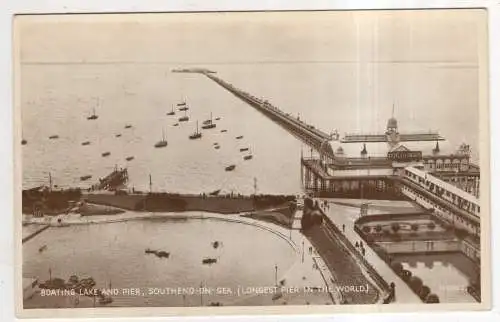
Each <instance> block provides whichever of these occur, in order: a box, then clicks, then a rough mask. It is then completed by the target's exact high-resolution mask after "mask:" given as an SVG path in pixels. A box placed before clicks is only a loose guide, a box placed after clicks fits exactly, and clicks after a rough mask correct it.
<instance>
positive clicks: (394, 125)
mask: <svg viewBox="0 0 500 322" xmlns="http://www.w3.org/2000/svg"><path fill="white" fill-rule="evenodd" d="M385 133H386V134H388V135H389V134H391V133H397V134H399V132H398V120H396V118H395V117H394V104H393V105H392V116H391V118H390V119H389V120H388V121H387V130H386V132H385Z"/></svg>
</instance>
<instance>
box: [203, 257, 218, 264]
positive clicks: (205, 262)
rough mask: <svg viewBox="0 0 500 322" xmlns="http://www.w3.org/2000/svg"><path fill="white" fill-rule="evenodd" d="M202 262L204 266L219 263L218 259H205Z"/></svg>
mask: <svg viewBox="0 0 500 322" xmlns="http://www.w3.org/2000/svg"><path fill="white" fill-rule="evenodd" d="M201 262H202V263H203V264H214V263H217V259H216V258H204V259H203V260H202V261H201Z"/></svg>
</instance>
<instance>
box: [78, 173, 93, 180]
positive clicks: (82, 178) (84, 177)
mask: <svg viewBox="0 0 500 322" xmlns="http://www.w3.org/2000/svg"><path fill="white" fill-rule="evenodd" d="M90 178H92V176H91V175H90V174H88V175H85V176H81V177H80V180H81V181H85V180H88V179H90Z"/></svg>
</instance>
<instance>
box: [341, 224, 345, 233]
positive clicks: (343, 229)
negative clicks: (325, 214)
mask: <svg viewBox="0 0 500 322" xmlns="http://www.w3.org/2000/svg"><path fill="white" fill-rule="evenodd" d="M342 232H343V233H345V224H342Z"/></svg>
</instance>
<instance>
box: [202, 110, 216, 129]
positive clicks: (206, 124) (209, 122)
mask: <svg viewBox="0 0 500 322" xmlns="http://www.w3.org/2000/svg"><path fill="white" fill-rule="evenodd" d="M203 124H204V125H202V126H201V128H202V129H204V130H208V129H213V128H215V127H216V126H217V124H215V123H213V122H212V113H210V119H209V120H206V121H203Z"/></svg>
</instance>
